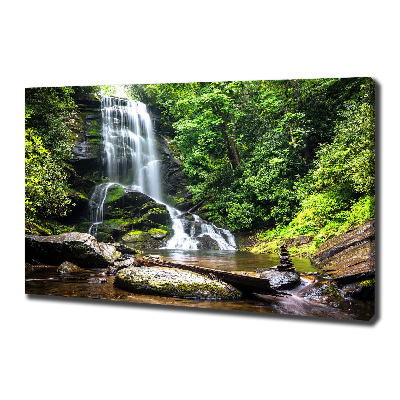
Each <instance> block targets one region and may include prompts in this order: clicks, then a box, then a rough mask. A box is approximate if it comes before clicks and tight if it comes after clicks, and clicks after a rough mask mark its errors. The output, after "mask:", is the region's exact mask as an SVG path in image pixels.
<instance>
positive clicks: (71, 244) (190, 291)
mask: <svg viewBox="0 0 400 400" xmlns="http://www.w3.org/2000/svg"><path fill="white" fill-rule="evenodd" d="M370 228H371V226H370V227H369V228H367V230H365V229H364V230H363V229H361V231H357V232H364V233H358V234H359V235H361V236H360V240H359V241H355V240H348V239H349V235H347V236H346V237H343V240H342V241H341V240H340V238H339V240H338V239H336V240H335V243H336V248H337V249H341V250H340V251H336V252H334V254H332V253H329V256H331V257H333V256H335V255H336V254H340V252H343V251H346V252H348V251H349V248H351V247H353V246H355V247H356V248H357V249H358V248H359V246H360V243H364V244H365V243H367V242H366V240H367V239H366V238H368V237H369V238H370V237H371V235H370V234H369V236H368V234H367V233H366V232H367V231H368V229H369V232H370ZM370 233H371V232H370ZM362 235H364V236H362ZM350 236H351V235H350ZM361 237H363V238H362V239H361ZM340 243H343V244H342V245H340ZM328 248H329V247H328V246H326V247H324V248H322V249H321V254H326V250H327V249H328ZM323 252H325V253H323ZM139 255H140V256H141V258H138V256H139ZM367 255H368V254H367V253H366V254H365V256H367ZM317 256H318V257H319V258H320V259H323V260H327V259H328V258H329V257H325V258H323V256H321V255H318V254H317ZM143 259H146V257H144V258H143V257H142V255H141V254H137V253H136V251H135V250H133V249H132V247H129V246H126V245H121V244H115V245H114V244H106V243H99V242H98V241H97V240H96V239H95V238H94V237H93V236H91V235H89V234H85V233H78V232H73V233H68V234H62V235H55V236H34V235H28V236H26V261H27V264H26V293H28V294H50V295H58V296H68V297H88V298H101V299H109V300H120V299H123V300H124V301H130V300H127V299H136V300H132V301H137V302H150V303H157V304H174V305H185V306H189V307H205V308H224V309H226V308H227V309H233V310H234V309H243V310H248V311H260V312H273V313H282V314H294V315H308V316H320V317H321V316H322V317H332V318H341V319H366V320H368V319H370V318H371V317H372V316H373V314H374V301H373V300H374V296H373V294H374V290H373V289H374V286H373V283H371V284H370V285H369V286H368V284H367V283H366V282H368V281H369V280H372V279H373V274H372V270H369V272H368V275H367V276H366V275H365V274H363V275H361V276H360V275H357V276H356V277H355V278H354V279H353V280H352V281H349V280H348V279H347V278H346V280H345V281H342V280H341V279H337V275H335V272H334V271H332V265H334V264H332V263H331V264H329V263H327V264H324V265H330V269H329V270H326V269H323V268H321V272H320V273H317V274H315V273H309V274H308V273H305V272H302V273H298V272H297V271H277V270H271V271H268V270H267V271H261V272H259V273H257V272H255V270H256V268H254V272H251V271H237V272H236V273H237V274H242V275H247V276H249V277H259V278H264V279H265V278H266V279H268V283H269V285H270V287H271V288H274V289H278V290H283V291H284V292H285V293H286V295H284V296H279V297H276V296H268V295H260V294H258V295H257V290H256V289H255V290H254V293H244V297H243V296H242V295H243V294H242V293H241V292H240V290H238V288H235V286H234V285H230V284H228V283H226V282H224V281H223V280H221V279H220V278H219V277H216V276H213V275H212V274H208V276H207V274H198V273H196V272H193V271H184V270H179V271H178V270H176V269H174V268H171V267H170V266H169V267H168V266H166V267H165V268H160V265H158V266H153V267H151V265H149V262H150V264H151V257H150V258H148V257H147V262H146V263H143V262H141V261H140V260H143ZM352 259H353V258H352ZM157 260H158V262H160V259H159V258H157ZM161 262H162V261H161ZM144 264H146V266H144ZM356 265H357V264H356ZM340 266H341V267H342V268H341V270H342V269H343V266H342V264H340ZM350 267H351V266H350ZM288 273H290V274H291V275H293V276H290V277H289V276H287V275H288ZM277 274H278V275H279V276H277ZM346 276H347V275H346ZM366 277H369V278H370V279H369V280H367V279H365V278H366ZM360 278H361V279H362V280H360ZM357 279H358V280H357ZM146 299H147V300H148V301H146ZM166 299H168V300H166ZM173 299H175V300H173ZM177 299H180V300H177ZM210 304H213V305H212V306H210Z"/></svg>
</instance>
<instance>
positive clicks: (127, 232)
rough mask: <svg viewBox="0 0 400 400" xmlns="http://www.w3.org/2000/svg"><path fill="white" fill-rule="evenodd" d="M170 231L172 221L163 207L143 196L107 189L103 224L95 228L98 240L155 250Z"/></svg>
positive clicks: (121, 189) (132, 192)
mask: <svg viewBox="0 0 400 400" xmlns="http://www.w3.org/2000/svg"><path fill="white" fill-rule="evenodd" d="M171 229H172V221H171V217H170V215H169V212H168V210H167V208H166V206H165V205H164V204H160V203H157V202H156V201H154V200H153V199H152V198H151V197H149V196H146V195H145V194H143V193H140V192H137V191H134V190H127V189H123V188H122V187H120V186H117V187H115V188H111V189H109V192H108V195H107V198H106V201H105V205H104V221H103V223H102V224H100V225H99V226H98V231H97V232H98V237H99V238H101V240H104V241H109V240H110V239H111V237H112V238H113V240H114V241H116V242H119V241H121V240H122V241H123V242H125V243H133V244H135V245H137V247H138V248H159V247H162V246H164V244H165V240H167V238H168V234H169V232H170V231H171Z"/></svg>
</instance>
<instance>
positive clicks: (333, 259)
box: [311, 221, 375, 283]
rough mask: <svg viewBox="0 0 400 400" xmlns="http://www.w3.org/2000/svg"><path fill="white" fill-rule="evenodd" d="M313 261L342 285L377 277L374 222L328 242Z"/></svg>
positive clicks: (316, 253)
mask: <svg viewBox="0 0 400 400" xmlns="http://www.w3.org/2000/svg"><path fill="white" fill-rule="evenodd" d="M311 262H312V263H313V264H314V265H316V266H317V267H318V268H320V269H321V270H322V271H323V272H324V273H327V274H328V275H330V276H331V277H332V278H333V279H335V280H336V281H337V282H340V283H348V282H353V281H357V280H358V281H360V280H365V279H370V278H372V277H374V275H375V222H374V221H368V222H366V223H365V224H363V225H360V226H358V227H357V228H355V229H353V230H351V231H349V232H346V233H344V234H341V235H338V236H336V237H334V238H332V239H329V240H328V241H326V242H325V243H323V244H322V245H321V247H320V248H319V249H318V251H316V252H315V254H314V256H313V258H312V259H311Z"/></svg>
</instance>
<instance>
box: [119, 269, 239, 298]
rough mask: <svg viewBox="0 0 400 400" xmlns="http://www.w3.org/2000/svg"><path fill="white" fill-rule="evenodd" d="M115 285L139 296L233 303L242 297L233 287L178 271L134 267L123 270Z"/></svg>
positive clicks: (199, 275) (202, 276)
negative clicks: (154, 295) (147, 295)
mask: <svg viewBox="0 0 400 400" xmlns="http://www.w3.org/2000/svg"><path fill="white" fill-rule="evenodd" d="M114 285H115V286H117V287H119V288H121V289H126V290H129V291H132V292H135V293H144V294H156V295H159V296H167V297H181V298H189V299H211V300H233V299H238V298H239V297H241V293H240V292H239V291H238V290H237V289H235V288H234V287H233V286H231V285H229V284H227V283H225V282H221V281H218V280H214V279H210V278H208V277H206V276H204V275H201V274H197V273H195V272H190V271H184V270H181V269H178V268H160V267H133V268H124V269H121V270H120V271H119V272H118V273H117V275H116V276H115V279H114Z"/></svg>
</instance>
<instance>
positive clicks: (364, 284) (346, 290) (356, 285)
mask: <svg viewBox="0 0 400 400" xmlns="http://www.w3.org/2000/svg"><path fill="white" fill-rule="evenodd" d="M340 290H341V292H342V293H343V294H344V296H345V297H352V298H354V299H358V300H370V301H373V300H375V279H368V280H365V281H361V282H353V283H349V284H346V285H344V286H342V287H341V288H340Z"/></svg>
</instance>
